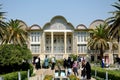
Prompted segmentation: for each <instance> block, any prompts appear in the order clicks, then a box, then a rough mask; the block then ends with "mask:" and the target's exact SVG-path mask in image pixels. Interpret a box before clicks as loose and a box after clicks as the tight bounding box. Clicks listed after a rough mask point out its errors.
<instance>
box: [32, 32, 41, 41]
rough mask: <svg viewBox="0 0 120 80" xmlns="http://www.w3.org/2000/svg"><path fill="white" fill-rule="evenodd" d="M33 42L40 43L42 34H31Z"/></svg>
mask: <svg viewBox="0 0 120 80" xmlns="http://www.w3.org/2000/svg"><path fill="white" fill-rule="evenodd" d="M30 37H31V40H30V41H31V42H39V41H40V32H31V34H30Z"/></svg>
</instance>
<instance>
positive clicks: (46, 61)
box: [44, 55, 49, 68]
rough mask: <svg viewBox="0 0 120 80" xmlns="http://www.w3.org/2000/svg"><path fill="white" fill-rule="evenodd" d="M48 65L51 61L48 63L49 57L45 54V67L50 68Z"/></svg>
mask: <svg viewBox="0 0 120 80" xmlns="http://www.w3.org/2000/svg"><path fill="white" fill-rule="evenodd" d="M48 65H49V63H48V58H47V55H46V56H45V60H44V66H45V68H48Z"/></svg>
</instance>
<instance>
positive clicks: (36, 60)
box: [35, 58, 39, 70]
mask: <svg viewBox="0 0 120 80" xmlns="http://www.w3.org/2000/svg"><path fill="white" fill-rule="evenodd" d="M38 63H39V59H38V58H36V59H35V68H36V69H37V70H38V68H39V66H38Z"/></svg>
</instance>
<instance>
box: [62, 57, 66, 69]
mask: <svg viewBox="0 0 120 80" xmlns="http://www.w3.org/2000/svg"><path fill="white" fill-rule="evenodd" d="M63 67H64V68H65V69H66V68H67V60H66V59H65V58H64V62H63Z"/></svg>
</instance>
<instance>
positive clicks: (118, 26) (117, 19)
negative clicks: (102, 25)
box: [106, 1, 120, 39]
mask: <svg viewBox="0 0 120 80" xmlns="http://www.w3.org/2000/svg"><path fill="white" fill-rule="evenodd" d="M119 2H120V1H119ZM119 2H118V3H117V2H116V3H115V4H114V5H112V6H113V7H115V8H116V9H117V10H116V11H114V12H111V13H112V14H113V17H109V18H108V19H106V22H107V23H108V24H109V27H108V28H109V35H110V36H111V38H114V37H118V39H119V36H120V3H119Z"/></svg>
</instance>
